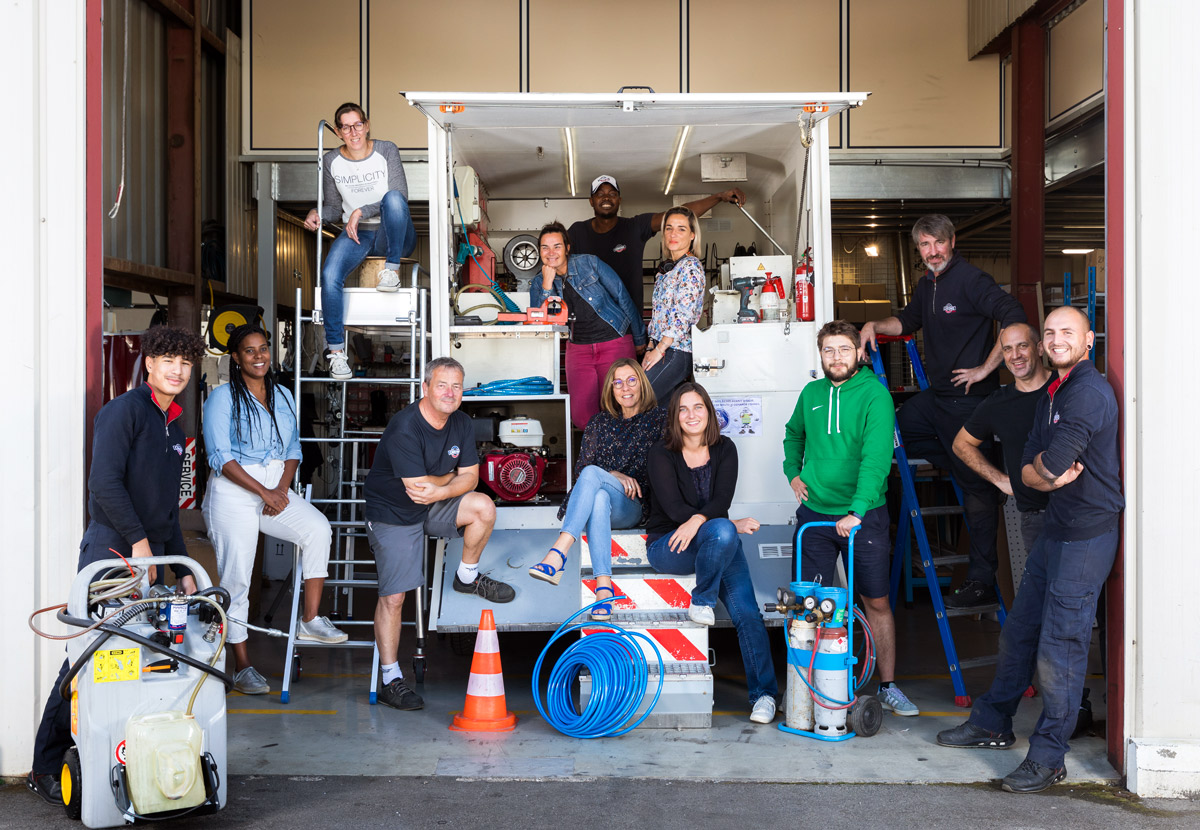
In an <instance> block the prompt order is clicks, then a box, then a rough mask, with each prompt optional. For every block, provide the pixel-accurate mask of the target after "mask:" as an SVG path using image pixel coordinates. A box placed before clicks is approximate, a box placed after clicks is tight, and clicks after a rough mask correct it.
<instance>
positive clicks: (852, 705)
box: [765, 522, 883, 741]
mask: <svg viewBox="0 0 1200 830" xmlns="http://www.w3.org/2000/svg"><path fill="white" fill-rule="evenodd" d="M836 524H837V523H836V522H808V523H807V524H804V525H801V526H800V527H798V528H797V529H796V536H795V541H794V543H793V545H792V550H793V551H794V554H793V560H792V561H793V573H792V582H791V584H789V585H788V587H786V588H780V589H779V591H778V600H779V601H778V602H776V603H768V604H767V605H766V606H765V609H766V610H767V611H778V612H779V613H786V614H787V622H786V628H785V632H786V633H785V637H786V640H787V655H788V675H787V693H786V697H785V704H784V712H785V717H784V722H783V723H781V724H779V728H780V730H782V731H784V732H790V733H791V734H793V735H803V736H804V737H806V738H815V739H817V740H820V741H845V740H849V739H850V738H853V737H855V736H857V735H861V736H863V737H866V738H869V737H871V736H872V735H874V734H875V733H876V732H878V731H879V727H880V726H881V724H882V723H883V706H882V705H881V704H880V703H879V700H878V699H877V698H876V697H875V696H874V695H858V694H857V691H858V689H859V687H861V686H862V684H863V683H865V682H866V681H867V680H868V679H869V678H870V677H871V674H872V672H873V671H874V668H875V658H874V643H873V638H872V636H871V629H870V625H869V624H868V623H867V620H866V617H865V616H864V615H863V614H862V612H861V611H859V610H858V608H856V607H855V606H854V603H853V597H854V536H855V534H856V533H857V532H858V528H857V527H854V528H851V530H850V541H849V545H848V553H847V556H846V579H847V587H846V588H838V587H832V586H831V587H825V586H823V585H822V584H821V583H820V582H802V581H801V580H800V558H801V553H800V552H801V547H800V544H801V537H802V536H803V535H804V531H806V530H808V529H809V528H810V527H834V526H835V525H836ZM855 616H858V618H859V620H860V622H861V623H862V625H863V630H864V633H865V638H864V653H865V658H864V660H863V661H862V662H863V666H862V672H861V673H860V675H859V678H858V680H857V681H856V680H855V677H854V665H855V664H856V663H858V662H859V660H858V658H857V657H856V656H855V654H854V618H855ZM843 697H844V699H843Z"/></svg>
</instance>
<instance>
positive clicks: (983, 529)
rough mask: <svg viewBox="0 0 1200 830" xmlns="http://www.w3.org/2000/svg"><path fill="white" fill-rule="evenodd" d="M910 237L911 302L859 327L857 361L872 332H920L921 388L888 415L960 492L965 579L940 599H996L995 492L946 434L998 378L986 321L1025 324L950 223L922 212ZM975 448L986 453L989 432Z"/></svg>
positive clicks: (977, 602) (957, 602) (963, 602)
mask: <svg viewBox="0 0 1200 830" xmlns="http://www.w3.org/2000/svg"><path fill="white" fill-rule="evenodd" d="M912 237H913V242H914V243H916V246H917V250H918V251H920V253H921V259H923V260H924V261H925V267H926V269H927V270H926V272H925V276H924V277H922V278H921V280H920V281H919V282H918V283H917V287H916V290H915V291H914V292H913V298H912V301H911V302H910V303H909V304H908V305H906V306H905V307H904V308H902V309H901V310H900V312H899V313H898V314H897V315H896V316H895V317H888V318H887V319H885V320H879V321H877V322H870V323H867V324H866V325H864V326H863V329H862V342H863V348H862V355H861V356H862V359H863V360H864V361H869V360H870V359H871V358H870V355H869V354H867V349H868V347H870V348H873V347H874V346H875V335H876V334H889V335H896V334H912V333H913V332H915V331H917V330H918V329H920V330H922V331H924V333H925V371H926V373H927V374H928V375H929V388H928V389H926V390H924V391H922V392H919V393H918V394H916V395H914V396H913V397H912V398H911V399H910V400H909V401H908V402H906V403H905V404H904V406H902V407H900V411H899V412H897V413H896V423H897V424H898V425H899V427H900V435H901V437H903V439H904V446H905V448H906V449H907V450H908V457H909V458H924V459H926V460H928V461H930V462H932V463H933V464H934V465H936V466H938V467H940V468H941V469H943V470H950V471H951V472H952V473H954V477H955V479H956V480H957V481H958V483H959V485H960V486H961V487H962V490H963V510H964V513H965V515H966V520H967V528H968V531H969V533H970V537H971V547H970V551H969V557H970V559H969V562H968V563H967V578H966V579H965V580H963V582H962V584H961V585H959V586H958V588H956V589H955V590H954V592H953V593H951V594H950V596H948V597H946V605H947V607H950V608H971V607H977V606H981V605H989V604H991V603H994V602H995V601H996V593H995V590H994V589H993V586H994V584H995V581H996V565H997V556H996V527H997V512H998V511H997V510H996V504H997V495H996V490H995V488H994V487H993V486H992V484H991V483H990V482H988V481H987V480H985V479H983V478H981V477H980V476H979V475H977V474H976V473H975V471H974V470H972V469H971V468H970V467H968V466H967V465H966V464H964V463H963V462H962V460H960V459H959V457H958V456H957V455H955V454H954V452H953V445H954V439H955V437H956V436H957V435H958V431H959V430H960V429H961V428H962V426H963V424H965V423H966V422H967V419H968V418H969V417H971V414H972V413H973V412H974V411H975V407H977V406H978V405H979V404H980V402H981V401H982V400H983V399H984V398H986V397H987V396H988V395H989V394H991V393H992V392H993V391H994V390H996V389H997V388H998V387H999V385H1000V382H999V380H998V378H997V375H996V370H997V369H998V368H1000V359H1001V355H1000V344H999V342H997V341H996V339H995V337H994V336H993V335H992V328H993V324H994V323H999V324H1000V325H1001V326H1004V327H1007V326H1011V325H1013V324H1014V323H1024V322H1025V321H1026V318H1025V312H1024V311H1023V310H1022V309H1021V304H1020V303H1019V302H1017V300H1016V298H1015V297H1013V296H1012V295H1011V294H1008V293H1006V292H1005V291H1004V290H1003V289H1001V288H1000V286H998V285H996V281H995V280H993V279H992V278H991V277H990V276H989V275H988V274H985V273H984V272H983V271H981V270H979V269H978V268H976V267H975V266H974V265H971V263H969V262H967V261H966V260H965V259H963V258H962V257H961V256H959V255H958V253H957V252H956V251H955V250H954V223H953V222H951V221H950V220H949V219H948V218H947V217H945V216H942V215H941V214H930V215H928V216H922V217H921V218H920V219H918V220H917V222H916V224H914V225H913V229H912ZM982 451H986V452H990V451H991V437H990V436H989V437H988V440H987V441H986V442H984V446H983V448H982Z"/></svg>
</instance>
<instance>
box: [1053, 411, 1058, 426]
mask: <svg viewBox="0 0 1200 830" xmlns="http://www.w3.org/2000/svg"><path fill="white" fill-rule="evenodd" d="M1058 414H1059V413H1057V412H1055V413H1054V423H1056V424H1057V423H1058Z"/></svg>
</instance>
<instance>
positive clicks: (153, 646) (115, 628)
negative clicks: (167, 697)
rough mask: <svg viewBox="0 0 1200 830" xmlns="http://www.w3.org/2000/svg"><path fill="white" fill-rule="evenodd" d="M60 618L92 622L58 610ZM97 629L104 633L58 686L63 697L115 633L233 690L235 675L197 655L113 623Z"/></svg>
mask: <svg viewBox="0 0 1200 830" xmlns="http://www.w3.org/2000/svg"><path fill="white" fill-rule="evenodd" d="M140 610H141V609H139V611H140ZM58 619H59V621H60V622H62V623H65V624H67V625H75V626H79V627H80V628H87V627H88V626H90V625H91V624H92V623H91V622H90V621H88V620H81V619H79V618H78V617H72V616H70V615H68V614H67V613H66V612H65V611H59V612H58ZM97 630H99V631H101V632H103V633H102V634H101V635H100V636H98V637H96V639H95V640H93V641H92V643H91V645H89V646H88V647H87V648H86V649H84V652H83V654H82V655H80V657H79V659H78V660H76V661H75V663H74V664H73V665H72V666H71V668H70V669H68V670H67V675H66V677H64V678H63V681H62V683H60V684H59V686H58V693H59V694H61V695H62V696H63V698H65V699H66V700H70V699H71V681H72V680H74V679H75V676H76V675H77V674H79V671H80V670H81V669H82V668H83V666H84V665H85V664H86V663H87V661H88V660H89V659H90V658H91V656H92V654H94V653H95V651H96V649H98V648H99V647H100V646H101V645H103V644H104V642H105V641H107V640H108V638H109V637H111V636H112V635H113V634H116V635H117V636H120V637H124V638H125V639H127V640H131V641H132V642H135V643H137V644H138V645H141V646H145V647H146V648H148V649H150V650H151V651H155V652H158V653H159V654H162V655H165V656H167V657H170V658H173V659H176V660H178V661H179V662H181V663H185V664H187V665H189V666H191V667H192V668H196V669H199V670H200V671H205V672H208V673H209V674H211V675H212V676H213V677H215V678H217V679H218V680H220V681H221V682H222V683H224V684H225V691H226V693H228V692H232V691H233V677H231V676H230V675H229V674H228V673H226V672H223V671H221V670H220V669H216V668H213V667H212V666H210V665H208V663H205V662H203V661H202V660H197V659H196V658H195V657H192V656H191V655H188V654H184V653H183V652H181V651H172V650H171V649H170V647H169V646H163V645H162V644H160V643H156V642H154V641H153V640H151V639H150V638H149V637H143V636H142V635H141V634H135V633H133V632H132V631H126V630H125V629H124V628H122V627H121V626H119V625H113V624H112V623H102V624H101V625H99V626H97Z"/></svg>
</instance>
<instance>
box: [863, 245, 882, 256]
mask: <svg viewBox="0 0 1200 830" xmlns="http://www.w3.org/2000/svg"><path fill="white" fill-rule="evenodd" d="M863 253H864V254H866V255H867V256H879V246H878V245H864V246H863Z"/></svg>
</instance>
